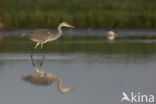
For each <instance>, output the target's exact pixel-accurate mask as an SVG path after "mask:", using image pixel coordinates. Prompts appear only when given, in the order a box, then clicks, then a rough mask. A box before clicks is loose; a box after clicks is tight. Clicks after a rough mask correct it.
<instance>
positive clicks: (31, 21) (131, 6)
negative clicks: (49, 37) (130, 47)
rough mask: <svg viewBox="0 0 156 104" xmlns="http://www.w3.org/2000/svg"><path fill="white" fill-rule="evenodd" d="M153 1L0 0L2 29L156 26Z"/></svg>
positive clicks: (155, 1) (155, 10) (155, 0)
mask: <svg viewBox="0 0 156 104" xmlns="http://www.w3.org/2000/svg"><path fill="white" fill-rule="evenodd" d="M155 5H156V0H85V1H84V0H70V1H67V0H0V22H1V23H3V25H4V28H3V29H16V28H54V27H56V26H57V25H58V23H60V21H62V20H64V21H67V22H69V23H70V24H73V25H75V26H76V27H77V28H156V6H155Z"/></svg>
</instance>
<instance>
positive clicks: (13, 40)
mask: <svg viewBox="0 0 156 104" xmlns="http://www.w3.org/2000/svg"><path fill="white" fill-rule="evenodd" d="M154 38H156V37H154ZM151 39H153V38H152V37H149V38H147V37H142V38H140V37H117V39H116V40H114V41H108V40H107V38H106V37H105V36H99V37H91V36H90V37H87V36H86V37H84V36H83V37H81V36H79V37H72V36H65V37H61V38H60V39H58V40H57V41H54V42H50V43H46V44H44V47H43V49H42V51H43V52H44V53H85V54H110V55H113V54H115V55H117V54H123V55H142V56H148V55H150V56H151V55H152V54H155V53H156V47H155V46H156V41H152V40H151ZM140 41H142V42H140ZM147 41H148V42H147ZM34 46H35V43H34V42H32V41H30V40H28V39H25V38H21V37H17V36H8V37H3V38H1V40H0V53H31V52H32V49H33V47H34ZM36 53H40V48H39V47H38V49H37V50H36Z"/></svg>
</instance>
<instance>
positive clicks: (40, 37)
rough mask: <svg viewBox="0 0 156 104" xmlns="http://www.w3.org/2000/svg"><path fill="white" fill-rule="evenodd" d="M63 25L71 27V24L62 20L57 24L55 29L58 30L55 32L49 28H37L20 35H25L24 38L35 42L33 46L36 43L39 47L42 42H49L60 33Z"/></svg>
mask: <svg viewBox="0 0 156 104" xmlns="http://www.w3.org/2000/svg"><path fill="white" fill-rule="evenodd" d="M63 26H65V27H72V28H73V26H71V25H69V24H67V23H66V22H62V23H61V24H59V26H58V28H57V30H58V33H57V34H53V33H52V32H51V31H50V30H49V29H38V30H35V31H33V32H31V33H27V34H22V37H26V38H28V39H30V40H32V41H34V42H36V43H37V44H36V46H35V48H37V46H38V45H41V48H42V46H43V44H44V43H46V42H49V41H54V40H56V39H58V38H59V37H60V36H61V35H62V30H61V28H62V27H63Z"/></svg>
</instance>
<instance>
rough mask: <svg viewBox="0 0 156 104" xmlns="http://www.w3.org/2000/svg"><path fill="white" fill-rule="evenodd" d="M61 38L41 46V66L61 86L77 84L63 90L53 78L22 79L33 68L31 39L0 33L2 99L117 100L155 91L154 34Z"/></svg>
mask: <svg viewBox="0 0 156 104" xmlns="http://www.w3.org/2000/svg"><path fill="white" fill-rule="evenodd" d="M63 39H64V38H62V39H61V40H58V41H56V42H54V43H49V44H47V45H45V48H44V49H43V52H45V56H46V60H45V62H44V64H43V69H44V71H46V72H49V73H54V74H56V75H58V76H60V77H61V78H62V80H63V88H68V87H73V86H76V88H75V89H74V90H73V91H71V92H69V93H66V94H64V95H62V94H60V93H59V92H58V90H57V83H56V82H54V83H53V84H52V85H49V86H37V85H33V84H31V83H28V82H25V81H23V80H22V79H21V78H22V77H23V76H27V75H30V74H33V73H34V72H35V70H34V68H33V66H32V63H31V60H30V53H31V49H32V47H33V45H34V44H33V43H31V42H30V41H28V40H25V39H24V40H22V39H21V38H18V37H4V38H2V40H1V41H0V42H1V43H3V44H1V45H0V103H1V104H42V103H44V104H51V103H54V104H61V103H63V104H73V103H74V104H95V103H98V104H103V103H104V104H121V98H122V92H125V93H127V94H128V95H130V93H131V92H134V93H136V94H137V93H141V94H147V95H149V94H152V95H154V96H156V81H155V79H156V75H155V74H156V70H155V68H156V64H155V63H156V47H155V45H156V41H155V39H117V40H115V41H107V40H106V38H105V37H101V38H88V37H85V38H76V39H75V40H73V38H69V37H67V38H65V39H64V40H63ZM37 53H38V54H37V55H35V57H34V58H35V59H36V62H37V63H38V61H39V60H40V58H41V56H40V54H39V51H37ZM123 103H125V104H128V103H127V102H123ZM146 104H151V103H146Z"/></svg>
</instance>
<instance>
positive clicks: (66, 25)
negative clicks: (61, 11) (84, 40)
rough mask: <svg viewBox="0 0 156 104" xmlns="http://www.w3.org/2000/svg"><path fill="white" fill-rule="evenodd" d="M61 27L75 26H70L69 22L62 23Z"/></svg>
mask: <svg viewBox="0 0 156 104" xmlns="http://www.w3.org/2000/svg"><path fill="white" fill-rule="evenodd" d="M60 25H61V26H64V27H70V28H74V26H72V25H69V24H68V23H67V22H62V23H61V24H60Z"/></svg>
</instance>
